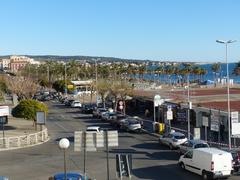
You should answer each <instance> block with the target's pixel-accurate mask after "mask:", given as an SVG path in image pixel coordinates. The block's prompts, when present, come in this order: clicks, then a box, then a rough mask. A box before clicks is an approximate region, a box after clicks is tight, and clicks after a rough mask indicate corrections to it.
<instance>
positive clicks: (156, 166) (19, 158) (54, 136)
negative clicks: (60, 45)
mask: <svg viewBox="0 0 240 180" xmlns="http://www.w3.org/2000/svg"><path fill="white" fill-rule="evenodd" d="M49 109H50V111H49V115H48V120H47V127H48V129H49V134H50V136H51V139H50V140H49V141H48V142H47V143H44V144H42V145H39V146H34V147H29V148H25V149H19V150H12V151H5V152H0V160H1V163H0V175H5V176H8V177H9V178H10V179H11V180H47V179H48V177H50V176H52V175H53V174H55V173H57V172H61V171H63V152H62V151H61V150H60V149H59V148H58V141H59V139H60V138H62V137H67V138H68V139H69V140H70V142H71V145H70V148H69V149H68V151H67V169H68V171H75V172H80V173H83V168H84V166H83V152H74V151H73V141H74V138H73V133H74V131H76V130H85V128H86V126H88V125H99V126H100V127H103V128H108V129H112V127H111V126H110V125H109V124H107V123H104V122H102V121H100V120H98V119H93V118H92V117H91V115H85V114H81V113H80V112H79V109H73V108H67V107H65V106H64V105H62V104H59V103H57V102H53V103H49ZM116 153H131V154H132V157H133V170H132V179H148V180H159V179H163V180H165V179H168V180H171V179H173V180H175V179H178V180H185V179H186V180H189V179H194V180H198V179H201V177H200V176H198V175H195V174H193V173H190V172H187V171H183V170H181V169H180V168H179V167H178V165H177V160H178V158H179V155H178V153H177V152H174V151H170V150H169V149H168V148H166V147H161V146H160V145H159V144H158V141H157V138H156V137H154V136H151V135H149V134H146V133H141V134H137V133H127V132H121V131H120V132H119V146H118V147H115V148H110V154H109V157H110V158H109V159H110V160H109V163H110V179H111V180H115V179H117V178H116V161H115V156H116ZM106 167H107V161H106V151H105V149H98V151H97V152H87V156H86V173H87V175H88V176H89V177H91V178H95V179H97V180H106V179H107V168H106ZM123 179H127V178H123ZM229 179H231V180H235V179H239V176H232V177H231V178H229Z"/></svg>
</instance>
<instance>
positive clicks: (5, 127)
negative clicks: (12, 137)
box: [0, 125, 16, 131]
mask: <svg viewBox="0 0 240 180" xmlns="http://www.w3.org/2000/svg"><path fill="white" fill-rule="evenodd" d="M14 129H16V128H15V127H13V126H7V125H4V131H7V130H14ZM0 130H1V131H2V130H3V126H0Z"/></svg>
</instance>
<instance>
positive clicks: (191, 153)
mask: <svg viewBox="0 0 240 180" xmlns="http://www.w3.org/2000/svg"><path fill="white" fill-rule="evenodd" d="M192 157H193V152H192V151H189V152H188V153H187V154H185V155H184V158H189V159H192Z"/></svg>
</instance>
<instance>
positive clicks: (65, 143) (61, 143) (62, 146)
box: [58, 138, 70, 180]
mask: <svg viewBox="0 0 240 180" xmlns="http://www.w3.org/2000/svg"><path fill="white" fill-rule="evenodd" d="M58 145H59V147H60V149H63V153H64V177H65V180H67V166H66V150H67V149H68V147H69V145H70V142H69V140H68V139H67V138H62V139H61V140H60V141H59V144H58Z"/></svg>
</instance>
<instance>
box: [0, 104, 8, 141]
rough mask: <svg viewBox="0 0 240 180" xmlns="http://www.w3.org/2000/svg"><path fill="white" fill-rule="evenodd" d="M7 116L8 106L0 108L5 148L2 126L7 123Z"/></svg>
mask: <svg viewBox="0 0 240 180" xmlns="http://www.w3.org/2000/svg"><path fill="white" fill-rule="evenodd" d="M8 116H9V107H8V106H0V123H1V125H2V136H3V145H4V146H5V132H4V124H7V123H8Z"/></svg>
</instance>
